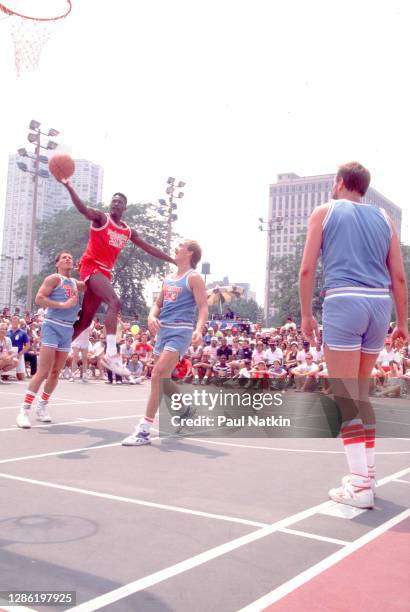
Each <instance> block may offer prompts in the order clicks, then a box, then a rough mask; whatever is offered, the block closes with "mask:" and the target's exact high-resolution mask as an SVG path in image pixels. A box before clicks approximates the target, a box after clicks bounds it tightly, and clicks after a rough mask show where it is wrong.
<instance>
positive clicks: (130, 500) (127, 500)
mask: <svg viewBox="0 0 410 612" xmlns="http://www.w3.org/2000/svg"><path fill="white" fill-rule="evenodd" d="M0 478H7V479H9V480H17V481H19V482H25V483H28V484H34V485H39V486H42V487H49V488H51V489H60V490H61V491H69V492H71V493H81V494H82V495H90V496H92V497H100V498H102V499H108V500H112V501H120V502H125V503H127V504H135V505H136V506H147V507H148V508H156V509H157V510H169V511H172V512H180V513H182V514H191V515H193V516H200V517H203V518H210V519H216V520H219V521H227V522H229V523H239V524H241V525H249V526H250V527H269V525H268V524H267V523H260V522H257V521H248V520H247V519H242V518H237V517H233V516H226V515H224V514H213V513H212V512H202V511H201V510H191V509H190V508H183V507H181V506H169V505H167V504H158V503H155V502H150V501H145V500H143V499H134V498H132V497H122V496H120V495H110V494H109V493H100V492H99V491H91V490H89V489H80V488H78V487H69V486H66V485H59V484H55V483H52V482H46V481H44V480H34V479H32V478H23V477H21V476H12V475H10V474H2V473H0Z"/></svg>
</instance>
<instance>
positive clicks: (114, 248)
mask: <svg viewBox="0 0 410 612" xmlns="http://www.w3.org/2000/svg"><path fill="white" fill-rule="evenodd" d="M106 217H107V221H106V222H105V223H104V225H103V226H101V227H93V224H92V223H91V225H90V234H89V238H88V244H87V248H86V250H85V252H84V253H83V256H82V257H81V265H83V264H86V263H90V262H93V263H95V264H97V265H98V267H99V268H101V269H102V270H105V271H106V272H111V270H112V269H113V267H114V264H115V261H116V259H117V257H118V255H119V254H120V253H121V251H122V249H123V248H124V247H125V245H126V243H127V242H128V240H129V239H130V238H131V228H130V227H129V226H128V225H127V224H124V227H122V226H121V225H117V224H116V223H114V221H113V220H112V219H111V217H110V215H106Z"/></svg>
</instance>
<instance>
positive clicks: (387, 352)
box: [377, 336, 401, 373]
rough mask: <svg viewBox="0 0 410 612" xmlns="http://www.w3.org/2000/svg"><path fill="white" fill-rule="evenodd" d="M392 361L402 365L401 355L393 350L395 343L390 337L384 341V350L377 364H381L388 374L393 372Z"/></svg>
mask: <svg viewBox="0 0 410 612" xmlns="http://www.w3.org/2000/svg"><path fill="white" fill-rule="evenodd" d="M391 361H395V362H396V363H397V365H401V359H400V354H399V353H398V352H396V351H394V350H393V341H392V339H391V338H390V337H389V336H388V337H387V338H386V339H385V341H384V348H383V349H382V350H381V351H380V353H379V356H378V358H377V363H378V364H380V366H381V368H382V370H384V372H386V373H388V372H390V371H391V368H390V362H391Z"/></svg>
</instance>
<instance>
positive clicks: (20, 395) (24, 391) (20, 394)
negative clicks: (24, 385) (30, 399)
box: [1, 389, 81, 403]
mask: <svg viewBox="0 0 410 612" xmlns="http://www.w3.org/2000/svg"><path fill="white" fill-rule="evenodd" d="M25 393H26V389H23V390H22V391H21V392H20V393H13V392H11V391H4V392H3V390H2V393H1V394H2V395H16V396H17V397H23V398H24V395H25ZM53 399H55V400H60V401H64V402H65V401H67V402H73V403H75V402H79V401H81V400H73V399H71V400H70V398H69V397H68V398H66V397H53Z"/></svg>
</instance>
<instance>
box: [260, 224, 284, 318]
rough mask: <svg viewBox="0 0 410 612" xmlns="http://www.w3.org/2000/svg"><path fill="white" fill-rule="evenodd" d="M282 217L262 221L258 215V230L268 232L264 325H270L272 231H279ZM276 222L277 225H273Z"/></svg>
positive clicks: (281, 227)
mask: <svg viewBox="0 0 410 612" xmlns="http://www.w3.org/2000/svg"><path fill="white" fill-rule="evenodd" d="M282 221H283V217H273V218H272V219H269V221H264V220H263V219H262V217H259V223H260V225H259V231H261V232H267V233H268V255H267V274H266V288H265V296H266V326H267V327H270V316H269V298H270V290H271V286H270V285H271V266H272V235H273V232H280V231H281V230H282V229H283V226H282V225H281V223H282ZM275 224H277V225H275Z"/></svg>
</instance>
